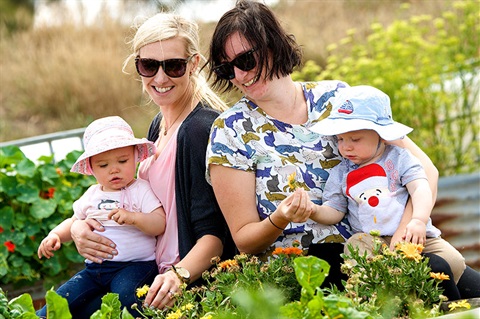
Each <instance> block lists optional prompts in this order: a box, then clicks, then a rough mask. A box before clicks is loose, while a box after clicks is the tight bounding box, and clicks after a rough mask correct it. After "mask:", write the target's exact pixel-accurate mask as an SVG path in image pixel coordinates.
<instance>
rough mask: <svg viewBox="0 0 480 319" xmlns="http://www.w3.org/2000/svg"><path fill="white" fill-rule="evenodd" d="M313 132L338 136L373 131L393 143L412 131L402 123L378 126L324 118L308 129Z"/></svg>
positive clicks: (356, 121)
mask: <svg viewBox="0 0 480 319" xmlns="http://www.w3.org/2000/svg"><path fill="white" fill-rule="evenodd" d="M310 129H311V130H312V131H313V132H316V133H318V134H321V135H327V136H328V135H338V134H343V133H347V132H352V131H359V130H374V131H376V132H377V133H378V135H380V137H381V138H382V139H384V140H386V141H394V140H398V139H401V138H403V137H404V136H405V135H407V134H408V133H410V132H411V131H413V129H412V128H411V127H408V126H406V125H404V124H402V123H398V122H393V123H392V124H389V125H379V124H376V123H373V122H371V121H367V120H360V119H329V118H326V119H324V120H322V121H320V122H318V123H317V124H315V125H314V126H312V127H311V128H310Z"/></svg>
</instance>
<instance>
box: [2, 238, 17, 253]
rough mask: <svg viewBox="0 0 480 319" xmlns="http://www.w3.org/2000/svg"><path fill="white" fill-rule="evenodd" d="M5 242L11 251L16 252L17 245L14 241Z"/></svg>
mask: <svg viewBox="0 0 480 319" xmlns="http://www.w3.org/2000/svg"><path fill="white" fill-rule="evenodd" d="M3 244H4V245H5V247H7V249H8V251H9V252H11V253H13V252H15V247H16V246H15V244H14V243H12V242H11V241H10V240H9V241H6V242H4V243H3Z"/></svg>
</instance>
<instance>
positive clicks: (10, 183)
mask: <svg viewBox="0 0 480 319" xmlns="http://www.w3.org/2000/svg"><path fill="white" fill-rule="evenodd" d="M0 177H1V179H0V192H2V193H5V195H6V196H8V197H14V196H16V195H17V194H18V189H17V187H18V186H17V185H18V182H17V178H16V177H15V176H7V175H4V174H0Z"/></svg>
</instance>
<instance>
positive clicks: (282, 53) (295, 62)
mask: <svg viewBox="0 0 480 319" xmlns="http://www.w3.org/2000/svg"><path fill="white" fill-rule="evenodd" d="M235 32H238V33H239V34H240V35H241V36H243V37H244V38H245V39H246V40H247V41H248V42H249V43H250V44H251V46H252V48H255V49H256V50H255V55H256V58H257V74H256V76H260V73H261V72H262V70H263V68H264V66H265V68H266V74H265V79H267V80H272V79H273V78H274V77H282V76H286V75H289V74H291V73H292V72H293V70H294V69H295V68H296V67H298V66H300V65H301V63H302V58H303V53H302V49H301V48H300V46H299V45H298V44H297V42H296V41H295V37H294V36H293V35H291V34H287V33H286V32H285V30H284V29H283V27H282V26H281V25H280V22H279V21H278V20H277V18H276V17H275V15H274V13H273V12H272V11H271V10H270V9H269V8H268V7H267V6H266V5H265V4H263V3H260V2H256V1H252V0H239V1H237V3H236V5H235V8H233V9H231V10H230V11H228V12H226V13H225V14H224V15H223V16H222V17H221V18H220V20H219V21H218V23H217V26H216V28H215V31H214V33H213V36H212V41H211V43H210V53H209V57H208V61H207V64H209V66H210V71H209V74H208V78H209V79H210V78H211V77H212V76H213V79H214V80H213V83H212V87H213V88H215V89H218V90H221V91H223V92H227V91H230V90H232V88H234V85H233V84H232V82H230V81H228V80H225V79H222V78H220V77H218V76H217V75H216V74H215V73H214V72H213V68H214V67H215V66H217V65H219V64H221V63H223V62H225V61H227V56H226V53H225V43H226V41H227V39H228V37H229V36H231V35H232V34H234V33H235ZM270 58H271V60H269V59H270Z"/></svg>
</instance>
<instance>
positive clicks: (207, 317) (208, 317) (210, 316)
mask: <svg viewBox="0 0 480 319" xmlns="http://www.w3.org/2000/svg"><path fill="white" fill-rule="evenodd" d="M212 318H213V317H212V315H205V316H203V317H201V318H200V319H212Z"/></svg>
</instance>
